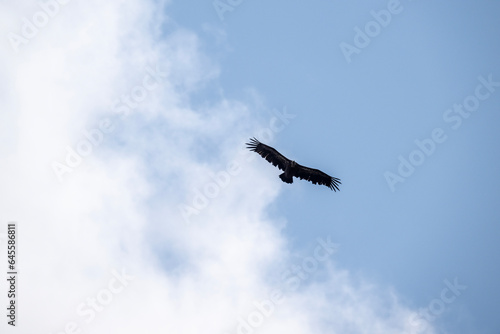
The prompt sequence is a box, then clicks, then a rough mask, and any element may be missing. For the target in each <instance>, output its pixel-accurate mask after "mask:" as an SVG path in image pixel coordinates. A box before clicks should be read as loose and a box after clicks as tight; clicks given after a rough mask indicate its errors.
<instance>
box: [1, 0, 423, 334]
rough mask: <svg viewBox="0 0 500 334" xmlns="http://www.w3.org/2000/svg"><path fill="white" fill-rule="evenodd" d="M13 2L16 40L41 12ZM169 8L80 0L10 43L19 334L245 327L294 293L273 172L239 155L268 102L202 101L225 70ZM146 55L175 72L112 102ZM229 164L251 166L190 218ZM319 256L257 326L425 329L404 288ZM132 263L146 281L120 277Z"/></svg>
mask: <svg viewBox="0 0 500 334" xmlns="http://www.w3.org/2000/svg"><path fill="white" fill-rule="evenodd" d="M9 6H10V5H9ZM9 6H8V5H6V4H5V3H3V4H1V5H0V9H1V10H0V13H2V14H1V17H0V18H1V20H0V21H2V22H4V23H3V24H2V32H3V33H4V36H5V35H6V34H7V33H8V32H16V33H19V31H20V27H21V25H22V18H23V17H32V15H33V13H36V12H37V11H39V10H40V7H39V5H38V3H37V2H33V3H31V4H30V5H29V6H27V7H22V8H12V7H9ZM164 7H165V4H164V3H162V4H157V3H156V2H153V1H138V0H137V1H108V2H106V3H101V2H98V1H87V2H84V3H82V2H76V1H71V2H68V3H67V4H65V5H64V6H63V5H61V7H60V9H59V12H58V13H57V15H55V16H54V17H52V18H50V21H49V22H48V23H47V24H46V25H45V26H44V27H43V29H40V31H39V32H38V34H37V35H36V36H35V37H33V38H32V39H30V40H29V43H27V44H23V45H20V46H19V51H18V52H17V53H15V52H14V50H13V49H12V47H11V45H10V43H9V42H5V41H4V44H2V46H1V48H2V52H1V54H2V56H1V60H2V64H3V67H2V69H1V73H2V78H3V79H2V82H1V83H0V86H1V87H2V88H6V89H7V93H4V94H3V95H2V97H3V99H2V102H1V108H2V110H5V113H3V114H2V123H1V124H0V132H1V133H2V134H3V136H4V137H3V139H4V140H2V141H1V143H0V151H1V154H2V157H3V158H2V162H1V164H0V178H1V184H2V185H3V187H2V188H1V190H0V192H1V197H2V201H1V202H0V211H1V212H2V220H3V222H2V224H3V223H4V222H5V223H6V222H7V221H11V220H15V221H17V222H18V224H19V246H20V252H19V266H20V276H19V277H20V279H19V285H18V289H19V299H18V301H19V304H18V305H19V309H18V316H19V318H18V321H19V328H18V329H19V330H21V331H20V332H22V333H60V332H64V331H66V332H71V331H72V330H75V329H76V332H78V330H81V332H82V333H109V332H115V333H116V332H120V333H137V332H146V333H165V332H168V333H200V332H203V333H236V332H237V329H238V326H240V325H241V324H240V323H239V321H240V320H239V319H248V316H249V315H250V314H252V312H254V311H255V304H254V303H255V302H261V301H262V300H265V299H267V298H269V296H270V293H271V291H273V290H275V289H278V290H279V289H283V290H286V284H287V283H286V281H284V280H283V278H282V277H281V275H282V274H283V273H284V272H286V270H288V268H290V266H292V265H293V264H294V261H293V260H292V257H291V256H290V252H291V250H290V247H289V245H288V244H287V240H286V239H285V238H284V236H283V235H282V234H281V233H280V228H282V223H281V222H280V221H273V220H271V219H270V218H268V217H267V216H266V207H267V206H268V205H269V204H270V203H271V202H272V201H273V200H274V199H275V198H276V196H277V195H278V192H279V189H277V188H276V180H275V179H271V178H270V177H267V176H264V175H263V174H261V173H257V171H256V169H254V167H253V162H248V161H247V160H246V159H245V158H241V155H240V154H241V151H242V146H243V145H242V143H243V140H245V139H246V138H247V137H248V134H250V133H252V131H255V130H257V129H259V128H260V127H261V125H260V124H259V123H258V122H256V121H255V119H256V118H257V117H255V118H254V117H253V113H258V112H259V109H260V108H261V107H260V104H259V102H258V101H256V102H255V103H256V105H259V107H255V106H254V105H251V104H249V103H243V102H240V101H232V100H229V99H226V98H224V96H223V95H222V94H220V98H219V100H218V101H210V103H206V104H199V103H198V104H196V107H193V101H192V96H193V95H194V94H198V93H199V92H200V90H203V89H209V85H216V80H215V79H216V78H217V75H218V72H219V70H218V68H217V66H216V64H213V63H212V61H211V60H210V58H209V57H208V56H206V55H204V54H203V52H202V51H201V50H200V46H199V41H198V38H197V36H196V35H195V34H194V33H192V32H190V31H187V30H183V29H179V28H177V27H176V26H175V25H174V24H173V23H171V21H170V20H169V19H168V18H162V15H163V14H164V13H163V8H164ZM166 8H167V9H168V7H166ZM3 19H5V20H3ZM162 25H163V27H164V28H168V29H167V30H169V31H171V33H169V34H168V35H167V36H165V37H161V33H160V32H161V27H162ZM148 66H149V67H152V68H156V66H159V68H160V70H161V71H164V72H165V73H166V74H165V78H164V79H163V81H162V82H161V84H160V86H159V87H158V88H156V89H152V90H149V91H148V94H147V96H146V97H145V98H144V99H143V100H141V101H140V103H138V105H137V107H134V108H131V109H130V110H129V111H128V112H124V113H117V112H116V110H113V108H112V105H113V101H116V100H117V99H118V100H119V99H120V98H121V97H122V95H124V94H132V92H133V89H134V87H136V86H137V85H140V84H141V83H142V82H143V80H144V77H145V75H146V74H147V73H148V72H147V68H148ZM103 119H109V120H110V122H112V125H113V126H114V130H113V131H112V132H111V133H107V134H103V140H102V143H100V144H99V145H96V146H94V147H93V149H92V153H91V154H89V155H88V156H86V157H83V158H82V163H81V164H80V165H79V166H78V167H76V168H74V169H73V170H72V172H71V173H67V174H65V175H64V181H63V182H61V183H60V182H58V179H57V177H56V175H55V174H54V171H53V169H52V167H51V166H52V163H53V162H54V161H59V162H61V163H64V160H65V157H66V154H67V152H66V147H67V146H69V147H72V148H75V147H76V146H75V145H78V143H79V142H80V141H82V140H85V136H84V135H83V133H82V132H83V131H84V130H89V129H94V128H97V127H98V124H99V122H100V121H102V120H103ZM263 126H266V124H264V125H263ZM75 149H76V148H75ZM231 160H237V161H240V162H241V167H242V168H243V169H244V171H243V172H241V173H240V174H238V175H236V176H234V177H232V178H231V180H230V182H229V184H228V185H227V187H225V188H224V189H222V190H221V191H220V193H219V194H218V196H216V197H215V198H213V199H211V201H210V204H209V205H208V206H207V208H206V209H205V210H204V211H203V212H202V213H200V214H199V215H197V216H196V217H195V218H194V219H193V221H192V223H191V224H186V223H185V222H184V221H183V219H182V217H181V215H180V212H179V210H178V205H179V204H182V203H184V202H185V201H188V203H189V200H190V199H192V196H193V193H194V191H195V189H196V187H199V186H200V185H204V184H206V183H207V182H209V181H210V180H211V178H210V177H209V174H210V173H217V172H218V171H221V170H224V168H225V167H226V163H227V162H229V161H231ZM218 161H223V162H222V163H219V162H218ZM1 226H3V225H1ZM2 232H3V231H2ZM2 254H3V253H2ZM311 254H312V250H311ZM306 256H308V255H307V254H306ZM311 256H312V255H311ZM320 265H321V266H322V267H323V268H325V269H324V270H323V269H318V270H320V271H321V272H323V274H325V275H326V276H325V278H324V280H322V281H321V282H320V281H316V280H315V279H314V278H308V279H304V280H302V281H301V287H300V288H298V289H296V290H293V291H288V292H286V293H285V295H284V299H283V302H282V303H281V304H280V305H276V309H275V310H274V311H273V314H272V315H271V316H269V317H266V318H265V320H264V322H263V324H262V325H260V326H258V328H251V330H252V331H254V330H255V332H260V333H268V332H269V333H271V332H276V331H279V332H284V331H287V332H289V333H307V332H312V331H313V330H314V331H315V332H325V333H326V332H328V333H333V332H342V333H350V332H352V333H377V332H380V333H382V332H384V333H391V332H394V333H396V332H397V333H416V332H417V331H416V330H415V329H414V328H410V327H408V324H407V319H406V317H407V316H408V315H409V312H410V310H408V309H407V308H405V307H404V306H402V305H401V304H400V303H398V302H397V300H396V299H395V297H394V293H390V292H384V291H378V292H375V290H376V288H370V289H368V288H366V285H364V284H363V285H356V284H355V283H353V281H352V279H351V278H350V277H349V275H348V274H347V273H345V272H343V271H340V270H339V269H336V268H334V267H332V266H331V265H327V262H324V263H321V264H320ZM122 270H124V271H125V272H126V273H128V275H131V276H133V278H130V280H129V281H127V283H126V284H125V283H122V284H121V285H120V284H119V283H118V282H119V280H118V281H117V278H116V277H117V276H116V272H122ZM125 276H126V275H125ZM0 289H1V291H5V289H6V286H5V283H2V284H0ZM2 295H4V293H2ZM92 305H93V306H92ZM92 310H93V311H92ZM382 310H386V311H382ZM91 314H93V315H91ZM405 326H406V327H405ZM0 327H1V328H2V332H4V329H6V331H7V332H8V333H10V332H12V333H13V332H14V331H15V330H14V329H12V328H10V327H9V328H7V325H6V324H5V321H2V323H1V324H0ZM241 328H242V330H244V329H243V327H241ZM16 330H17V329H16Z"/></svg>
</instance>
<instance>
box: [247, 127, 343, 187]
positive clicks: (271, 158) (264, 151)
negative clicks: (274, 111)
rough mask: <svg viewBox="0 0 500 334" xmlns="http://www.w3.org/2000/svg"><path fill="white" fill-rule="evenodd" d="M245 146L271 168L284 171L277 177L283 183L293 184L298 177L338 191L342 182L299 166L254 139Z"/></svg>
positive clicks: (318, 171) (312, 169)
mask: <svg viewBox="0 0 500 334" xmlns="http://www.w3.org/2000/svg"><path fill="white" fill-rule="evenodd" d="M246 145H247V148H248V149H249V150H250V151H254V152H257V153H258V154H259V155H260V156H261V157H263V158H264V159H266V160H267V161H268V162H270V163H272V164H273V166H275V167H278V168H279V169H281V170H282V171H284V172H283V173H282V174H280V176H279V177H280V179H281V180H282V181H283V182H285V183H293V177H298V178H300V179H301V180H307V181H310V182H312V183H313V184H319V185H325V186H327V187H328V188H330V189H331V190H333V191H337V190H339V191H340V189H339V184H341V183H342V182H340V179H339V178H336V177H332V176H330V175H328V174H326V173H323V172H322V171H320V170H318V169H314V168H309V167H305V166H302V165H299V164H298V163H296V162H295V161H293V160H290V159H288V158H286V157H285V156H284V155H282V154H281V153H280V152H278V151H277V150H276V149H274V148H272V147H271V146H268V145H266V144H262V143H261V142H260V141H258V140H257V139H256V138H255V137H254V138H250V142H249V143H246Z"/></svg>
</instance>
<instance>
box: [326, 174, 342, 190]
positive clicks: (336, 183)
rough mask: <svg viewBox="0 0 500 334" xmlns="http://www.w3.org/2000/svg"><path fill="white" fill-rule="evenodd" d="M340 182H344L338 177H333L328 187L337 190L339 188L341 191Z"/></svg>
mask: <svg viewBox="0 0 500 334" xmlns="http://www.w3.org/2000/svg"><path fill="white" fill-rule="evenodd" d="M339 184H342V182H340V179H339V178H336V177H332V180H331V182H330V184H329V185H328V187H329V188H330V189H332V190H333V191H335V192H336V191H337V190H338V191H340V189H339Z"/></svg>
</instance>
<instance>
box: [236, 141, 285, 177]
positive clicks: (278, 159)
mask: <svg viewBox="0 0 500 334" xmlns="http://www.w3.org/2000/svg"><path fill="white" fill-rule="evenodd" d="M246 144H247V148H248V149H249V150H250V151H254V152H257V153H259V154H260V156H261V157H263V158H264V159H266V160H267V161H269V162H270V163H272V164H273V166H277V167H278V168H279V169H281V170H285V168H286V166H287V164H288V163H289V162H290V160H288V159H287V158H285V156H284V155H282V154H281V153H280V152H278V151H276V150H275V149H274V148H272V147H271V146H267V145H265V144H262V143H261V142H260V141H258V140H257V139H255V138H250V142H249V143H246Z"/></svg>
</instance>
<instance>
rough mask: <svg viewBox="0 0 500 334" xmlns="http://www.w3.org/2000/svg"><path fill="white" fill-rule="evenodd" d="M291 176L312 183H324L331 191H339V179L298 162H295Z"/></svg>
mask: <svg viewBox="0 0 500 334" xmlns="http://www.w3.org/2000/svg"><path fill="white" fill-rule="evenodd" d="M293 176H295V177H298V178H300V179H301V180H307V181H310V182H312V183H313V184H322V185H325V186H327V187H328V188H330V189H332V190H333V191H337V190H339V191H340V189H339V184H341V183H342V182H340V179H338V178H336V177H332V176H330V175H328V174H326V173H323V172H322V171H320V170H318V169H314V168H309V167H305V166H302V165H299V164H297V166H296V167H295V168H294V169H293Z"/></svg>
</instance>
